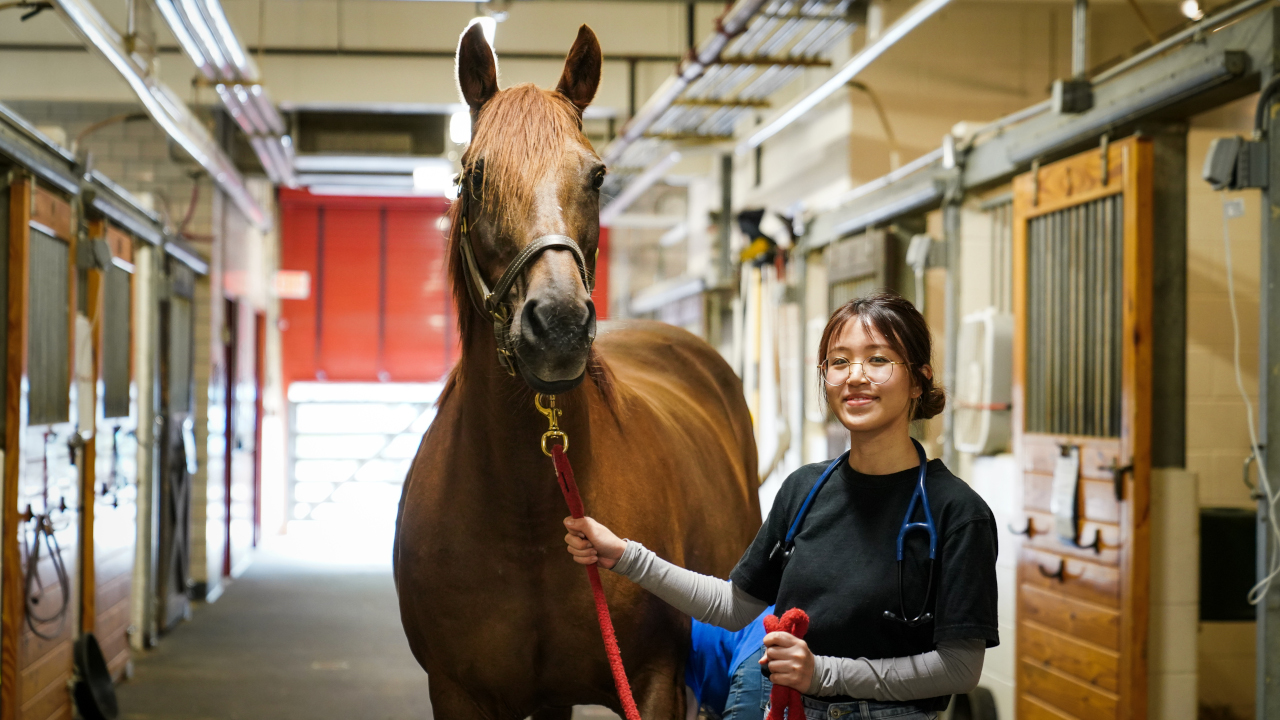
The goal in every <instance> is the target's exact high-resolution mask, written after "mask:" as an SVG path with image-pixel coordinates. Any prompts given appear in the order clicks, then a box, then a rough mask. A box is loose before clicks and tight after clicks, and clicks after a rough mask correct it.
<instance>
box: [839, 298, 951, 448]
mask: <svg viewBox="0 0 1280 720" xmlns="http://www.w3.org/2000/svg"><path fill="white" fill-rule="evenodd" d="M825 360H826V361H827V366H828V367H829V368H839V367H842V366H843V367H845V368H846V369H847V370H848V371H849V372H848V378H847V379H846V380H845V381H844V382H843V383H841V384H839V385H834V386H833V385H831V384H830V383H829V382H823V387H824V388H826V391H827V404H828V405H829V406H830V407H831V411H832V412H833V413H835V416H836V418H837V419H838V420H839V421H840V424H841V425H844V426H845V428H846V429H848V430H849V432H850V433H855V434H862V433H874V432H876V431H879V430H883V429H885V428H886V427H889V426H892V425H894V424H897V423H901V424H902V425H903V426H904V427H905V426H906V424H907V423H908V422H909V420H910V417H909V413H910V411H911V401H912V399H913V398H917V397H919V396H920V388H918V387H916V386H915V384H914V383H912V382H911V372H910V369H909V368H908V366H906V365H897V364H893V365H890V363H902V362H904V361H905V360H906V358H904V357H902V356H901V355H899V354H898V353H897V352H896V351H895V350H894V349H893V348H892V347H891V346H890V345H889V342H888V340H886V339H885V338H884V336H883V335H881V334H880V333H879V332H878V331H876V330H875V329H874V328H873V329H870V330H869V329H868V328H866V327H865V326H864V325H863V323H862V318H859V317H853V318H851V319H850V320H849V321H848V322H846V323H845V324H844V327H842V328H840V330H839V331H838V332H837V333H835V334H834V335H832V337H831V344H830V346H829V347H828V348H827V357H826V358H825ZM844 363H863V364H862V365H844ZM864 368H865V369H866V371H864ZM886 370H891V371H892V372H891V373H890V374H889V377H888V379H887V380H885V381H883V382H880V383H873V382H871V381H870V380H869V379H868V378H867V371H869V372H870V373H871V375H872V378H873V379H875V378H877V374H878V373H879V374H881V375H880V376H883V374H885V373H886ZM924 371H925V372H926V373H928V372H929V368H928V367H927V366H926V367H925V368H924Z"/></svg>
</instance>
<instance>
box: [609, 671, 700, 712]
mask: <svg viewBox="0 0 1280 720" xmlns="http://www.w3.org/2000/svg"><path fill="white" fill-rule="evenodd" d="M631 691H632V694H633V695H634V696H635V699H636V706H637V707H638V708H639V710H640V718H641V720H685V717H686V708H685V697H684V696H685V687H684V672H683V668H678V667H677V663H675V662H674V661H673V662H672V663H671V664H670V667H667V668H663V669H661V670H658V669H649V670H646V671H641V672H639V673H637V674H636V676H635V678H634V679H633V681H632V686H631ZM618 714H619V715H621V714H622V713H621V710H620V709H619V710H618Z"/></svg>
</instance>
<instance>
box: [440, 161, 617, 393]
mask: <svg viewBox="0 0 1280 720" xmlns="http://www.w3.org/2000/svg"><path fill="white" fill-rule="evenodd" d="M458 185H459V187H458V202H460V203H462V208H461V212H460V213H459V214H460V215H461V216H462V220H461V223H462V225H461V228H460V229H461V237H460V238H459V241H460V242H461V244H462V258H463V262H465V263H466V265H467V277H468V279H469V280H470V283H469V285H470V290H471V291H470V293H468V294H470V295H471V300H472V302H473V303H475V306H476V309H477V310H479V311H480V312H481V314H484V315H488V316H489V318H490V319H491V320H493V339H494V342H496V343H497V345H498V363H499V364H500V365H502V368H503V369H504V370H506V371H507V374H508V375H512V376H514V375H515V374H516V364H515V351H514V349H513V348H512V347H511V333H510V332H509V331H508V330H509V328H510V327H511V320H512V312H511V310H512V309H511V306H510V304H508V303H507V295H508V294H509V293H510V292H511V287H512V286H513V285H515V282H516V278H517V277H519V276H520V274H521V273H522V272H524V271H525V268H526V266H527V265H529V264H530V263H531V262H533V260H534V258H536V257H537V256H538V254H539V253H541V252H542V251H543V250H550V249H559V250H568V251H569V252H571V253H573V260H574V262H576V263H577V264H578V274H579V275H580V276H581V278H582V286H583V287H585V288H586V289H587V292H588V293H590V292H591V291H592V290H594V289H595V288H594V285H595V284H594V283H593V282H591V278H590V277H589V276H588V273H587V261H586V258H585V257H584V256H583V254H582V248H580V247H578V243H576V242H574V240H573V238H571V237H569V236H567V235H543V236H541V237H538V238H535V239H534V241H533V242H531V243H529V244H528V245H526V246H524V247H523V248H521V250H520V252H519V253H518V254H517V255H516V256H515V259H513V260H512V261H511V264H510V265H507V269H506V270H504V271H503V272H502V277H500V278H498V284H497V285H494V286H493V290H490V289H489V285H488V283H486V282H485V281H484V276H483V275H482V274H481V273H480V265H479V263H477V262H476V256H475V251H474V250H472V248H471V235H470V233H468V231H467V230H468V228H467V201H466V198H467V196H468V195H470V194H471V188H470V187H468V183H467V182H466V174H463V175H460V176H459V182H458ZM594 339H595V338H592V340H594Z"/></svg>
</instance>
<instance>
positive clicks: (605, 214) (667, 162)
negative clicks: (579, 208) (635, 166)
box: [600, 151, 682, 226]
mask: <svg viewBox="0 0 1280 720" xmlns="http://www.w3.org/2000/svg"><path fill="white" fill-rule="evenodd" d="M681 157H682V156H681V155H680V153H679V152H677V151H672V152H671V153H669V154H667V155H665V156H663V158H662V159H661V160H659V161H658V162H656V163H654V164H653V165H650V166H649V168H648V169H647V170H645V171H644V172H642V173H640V176H639V177H637V178H636V179H635V180H632V181H631V183H630V184H628V185H627V187H626V189H624V190H623V191H622V192H621V193H618V196H617V197H615V198H614V199H613V202H611V203H609V204H608V205H605V206H604V207H603V208H602V209H601V210H600V224H601V225H603V226H608V225H609V224H610V223H612V222H613V221H614V220H616V219H617V217H618V216H619V215H621V214H622V211H624V210H626V209H627V208H628V207H630V206H631V203H633V202H635V201H636V199H638V198H639V197H640V195H641V193H643V192H644V191H645V190H648V189H649V187H650V186H651V185H653V184H654V183H656V182H658V181H659V180H661V179H662V176H663V174H665V173H666V172H667V170H670V169H671V167H672V166H673V165H675V164H676V163H678V162H680V159H681Z"/></svg>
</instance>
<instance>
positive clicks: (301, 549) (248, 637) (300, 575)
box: [117, 523, 618, 720]
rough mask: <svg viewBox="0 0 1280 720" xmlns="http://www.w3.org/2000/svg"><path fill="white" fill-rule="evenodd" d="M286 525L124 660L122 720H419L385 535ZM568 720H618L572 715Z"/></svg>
mask: <svg viewBox="0 0 1280 720" xmlns="http://www.w3.org/2000/svg"><path fill="white" fill-rule="evenodd" d="M294 525H295V527H294V528H293V529H291V531H290V533H289V535H287V536H284V537H280V538H273V539H271V540H270V541H269V542H268V543H266V546H265V547H264V548H263V549H261V550H259V551H258V553H257V555H256V557H255V558H254V560H253V562H252V564H251V565H250V566H249V568H248V569H247V570H246V571H245V572H244V574H243V575H242V576H240V577H239V578H237V579H236V580H235V581H234V582H232V583H230V585H229V586H228V588H227V590H226V592H225V593H224V594H223V595H222V597H221V598H219V599H218V600H217V602H214V603H210V604H205V603H199V604H197V605H196V606H195V608H194V610H193V616H192V619H191V620H190V621H189V622H186V623H183V624H181V625H179V626H178V627H177V628H176V629H174V630H173V632H171V633H169V634H168V635H167V636H165V637H164V638H163V639H162V640H161V642H160V644H159V646H158V647H156V648H154V649H152V650H150V651H148V652H146V653H142V654H137V655H135V657H134V676H133V679H132V680H129V681H127V682H124V683H122V684H121V685H120V686H119V687H118V688H117V693H118V695H119V699H120V711H121V718H122V720H410V719H412V720H430V718H431V717H432V715H431V701H430V699H429V697H428V695H427V675H426V673H425V672H423V670H422V668H420V667H419V666H418V663H417V661H415V660H414V659H413V655H412V654H411V653H410V652H409V645H408V643H407V642H406V641H405V638H404V632H403V630H402V629H401V627H400V610H399V606H398V605H397V602H396V592H395V586H394V584H393V583H392V580H391V562H390V559H391V537H390V534H389V533H387V534H382V535H374V536H371V535H370V534H369V533H368V528H364V529H363V531H364V532H362V533H357V534H355V535H352V534H350V533H345V532H341V531H340V530H337V531H335V530H334V529H332V528H323V527H312V528H307V527H296V525H297V524H296V523H295V524H294ZM574 720H618V716H616V715H614V714H613V713H612V712H610V711H609V710H607V709H605V708H600V707H579V708H575V712H574Z"/></svg>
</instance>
